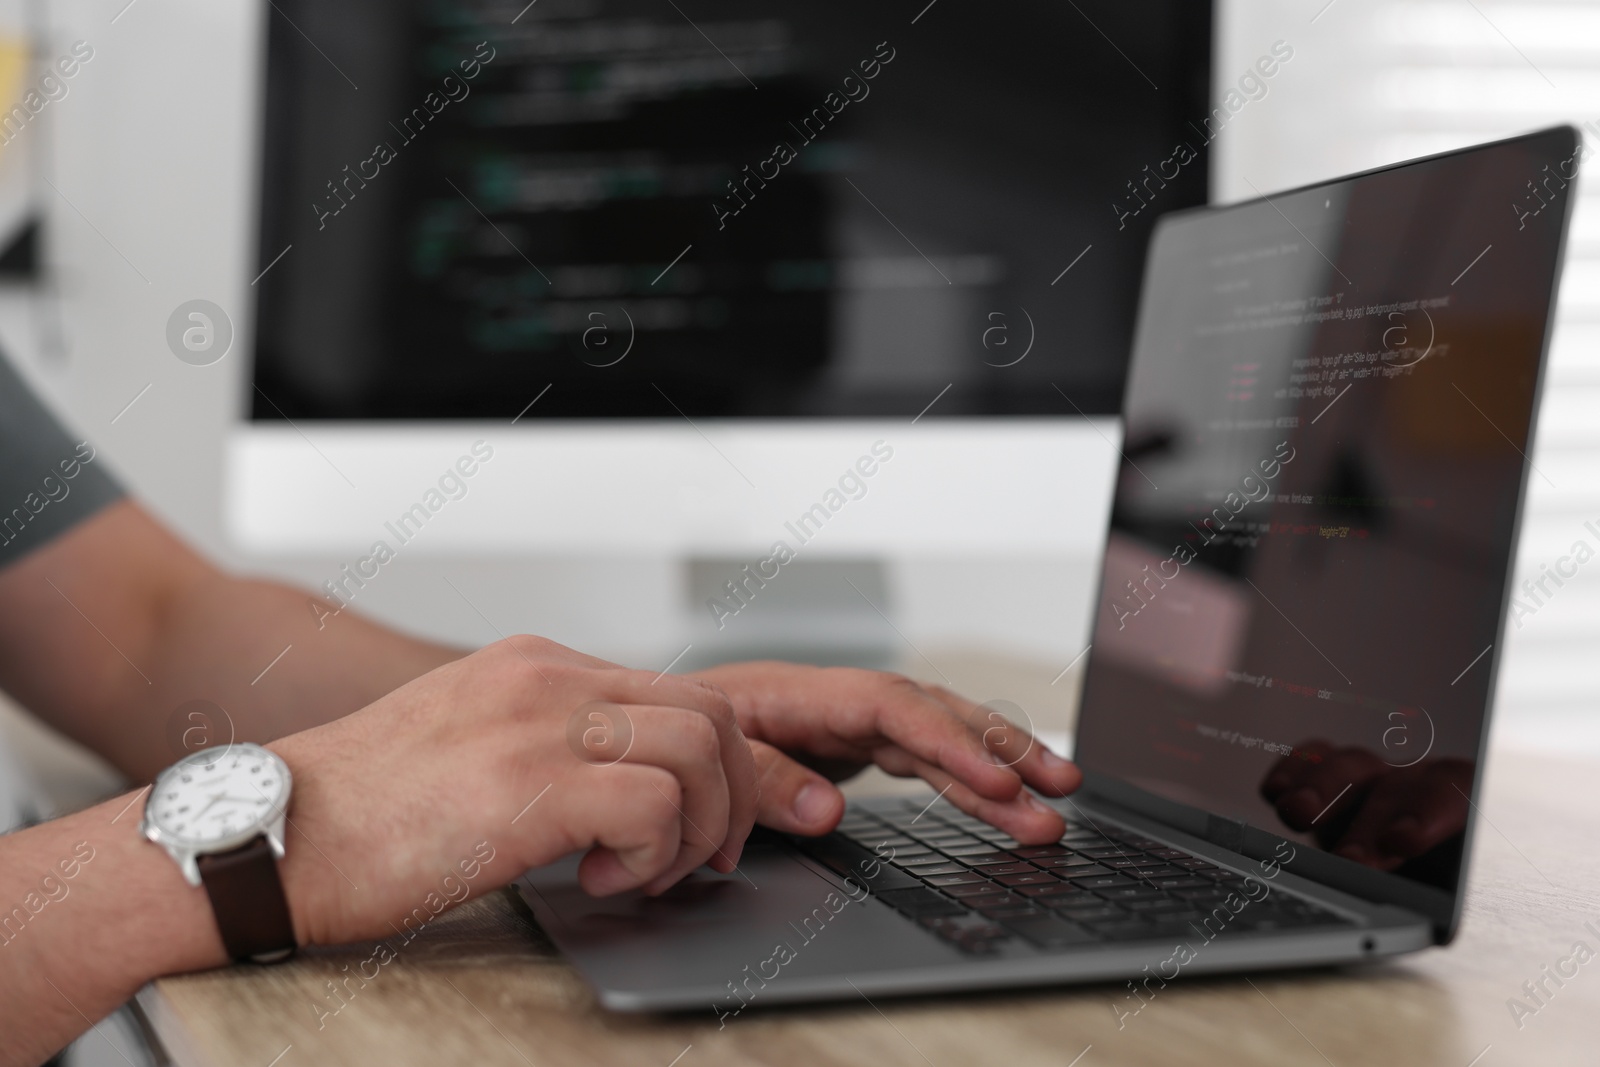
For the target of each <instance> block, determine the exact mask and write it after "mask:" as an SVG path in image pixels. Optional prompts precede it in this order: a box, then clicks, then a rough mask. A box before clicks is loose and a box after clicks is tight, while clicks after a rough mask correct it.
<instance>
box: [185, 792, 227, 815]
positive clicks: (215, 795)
mask: <svg viewBox="0 0 1600 1067" xmlns="http://www.w3.org/2000/svg"><path fill="white" fill-rule="evenodd" d="M225 796H227V794H226V793H213V794H212V795H211V799H210V800H208V801H206V806H205V807H203V808H201V809H200V810H199V811H197V812H195V813H194V816H193V817H194V818H196V819H198V818H199V817H200V816H202V815H204V814H205V813H206V812H208V811H210V810H211V809H212V808H213V807H214V806H216V803H217V801H219V800H221V799H222V798H223V797H225Z"/></svg>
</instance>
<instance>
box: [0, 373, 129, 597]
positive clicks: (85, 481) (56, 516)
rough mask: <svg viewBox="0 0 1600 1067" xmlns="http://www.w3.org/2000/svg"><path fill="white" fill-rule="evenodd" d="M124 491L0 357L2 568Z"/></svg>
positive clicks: (0, 536) (90, 446)
mask: <svg viewBox="0 0 1600 1067" xmlns="http://www.w3.org/2000/svg"><path fill="white" fill-rule="evenodd" d="M121 496H122V487H121V486H120V485H118V484H117V482H116V480H115V479H114V478H112V477H111V474H110V473H109V472H108V471H107V470H106V469H105V467H104V466H103V465H102V464H100V463H98V462H97V461H96V456H95V450H94V447H93V446H92V445H90V444H89V443H88V442H87V441H81V440H76V439H74V438H73V437H71V436H69V435H68V434H67V431H66V429H65V428H64V427H62V425H61V424H60V423H59V422H57V421H56V420H55V418H54V417H53V416H51V414H50V413H49V412H48V411H46V410H45V408H44V406H43V405H42V404H40V403H39V399H38V398H37V397H36V396H34V394H33V391H32V390H30V389H29V388H28V386H27V384H26V383H25V382H23V380H22V379H21V378H20V377H19V376H18V375H17V372H16V371H15V370H14V369H13V368H12V366H11V364H10V363H8V362H6V358H5V356H4V355H0V567H5V566H8V565H10V564H12V563H15V562H16V561H17V560H19V559H21V558H22V557H23V556H24V555H26V554H27V553H29V552H31V551H33V550H34V549H36V548H38V547H40V546H41V545H44V544H47V543H48V542H49V541H51V540H52V539H53V538H55V537H57V536H59V535H61V534H62V533H65V532H66V531H67V530H69V529H71V528H72V527H73V526H74V525H76V524H77V523H79V522H81V521H82V520H84V519H86V518H88V517H89V516H90V515H93V514H94V513H95V512H97V511H99V510H100V509H101V508H103V507H105V506H106V505H107V504H109V503H111V502H112V501H114V500H117V499H120V498H121Z"/></svg>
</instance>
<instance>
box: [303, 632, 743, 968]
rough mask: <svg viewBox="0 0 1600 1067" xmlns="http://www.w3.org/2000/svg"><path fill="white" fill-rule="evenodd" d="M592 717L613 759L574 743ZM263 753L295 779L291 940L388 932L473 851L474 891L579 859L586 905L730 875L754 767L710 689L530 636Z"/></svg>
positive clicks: (724, 703)
mask: <svg viewBox="0 0 1600 1067" xmlns="http://www.w3.org/2000/svg"><path fill="white" fill-rule="evenodd" d="M595 709H601V710H600V712H599V714H601V715H602V716H603V718H604V720H605V721H607V722H611V723H614V724H616V728H617V729H619V730H623V731H626V733H627V741H628V744H627V747H626V751H624V752H612V751H605V748H606V746H605V745H601V746H599V748H600V749H601V751H600V752H598V753H597V754H594V755H591V754H590V751H589V750H586V749H585V747H584V742H585V741H586V740H587V738H586V735H585V733H584V729H585V728H586V726H587V724H588V722H589V721H590V720H589V718H588V716H589V713H590V712H591V711H594V710H595ZM575 716H576V718H575ZM574 723H576V729H575V728H574ZM574 736H576V738H577V739H578V741H576V742H574V741H573V740H572V738H573V737H574ZM271 747H272V748H273V749H274V750H275V751H276V752H277V753H278V754H279V755H280V756H282V757H283V759H284V760H285V761H286V762H287V763H288V764H289V768H290V770H291V771H292V772H293V774H294V780H295V784H294V790H295V791H294V800H293V802H292V804H291V806H290V810H289V817H290V819H291V825H290V828H289V830H288V842H287V843H288V856H287V858H286V859H285V860H284V881H285V885H286V888H287V891H288V896H289V905H290V910H291V912H292V914H293V916H294V919H295V925H296V934H297V936H298V937H299V939H300V940H301V942H302V943H335V942H343V941H351V940H356V939H360V938H369V937H384V936H388V935H390V934H392V933H393V932H394V930H395V929H396V927H395V926H391V924H399V923H401V922H403V921H404V919H405V917H406V916H407V915H410V914H411V913H412V911H413V909H415V908H416V907H417V906H418V905H419V904H421V903H422V902H423V901H424V900H425V899H427V898H428V896H429V894H436V895H437V894H438V893H439V891H440V885H441V879H442V878H443V877H445V876H448V875H450V874H451V873H452V871H453V870H454V869H455V868H456V867H457V865H458V864H459V863H460V862H461V861H462V860H464V859H468V858H470V857H472V856H473V855H474V849H475V848H476V846H478V845H479V844H480V843H482V842H487V843H488V844H489V846H490V847H491V848H492V849H493V850H494V851H493V857H494V858H493V861H492V862H491V863H490V865H489V866H490V867H491V869H490V870H489V872H488V876H487V878H484V879H483V880H481V881H478V882H477V883H476V885H475V886H474V888H475V889H478V890H483V889H489V888H493V887H495V886H498V885H503V884H505V883H506V882H508V881H510V880H511V879H512V878H515V877H516V876H517V875H519V874H521V873H522V872H523V871H524V870H526V869H528V868H530V867H537V866H540V865H543V864H547V863H551V862H553V861H555V860H557V859H560V858H561V857H563V856H566V855H569V854H572V853H574V852H585V853H586V855H585V856H584V858H583V860H582V862H581V863H580V865H579V868H578V874H579V880H580V882H581V884H582V885H583V887H584V888H585V889H586V890H588V891H589V892H590V893H593V894H595V895H601V896H603V895H606V894H610V893H616V892H620V891H622V890H626V889H633V888H641V887H642V888H644V889H645V890H646V891H649V892H659V891H661V890H664V889H666V888H667V887H668V886H670V885H672V884H673V883H675V882H676V881H678V880H679V879H680V878H682V877H683V876H684V875H685V874H688V873H689V872H690V871H692V870H694V869H695V868H696V867H699V866H700V865H701V864H702V863H707V862H709V863H710V864H711V865H712V866H713V867H714V868H717V869H719V870H722V871H729V870H732V869H733V865H734V863H735V862H737V859H738V856H739V853H740V850H741V849H742V848H743V846H744V841H745V838H746V836H748V834H749V832H750V829H751V827H752V825H753V824H754V822H755V817H756V792H757V788H756V769H755V765H754V763H753V761H752V759H751V755H750V750H749V747H748V746H747V745H746V743H745V739H744V738H743V737H742V736H741V735H740V733H739V727H738V724H737V722H736V721H735V719H734V716H733V710H732V708H731V706H730V704H729V702H728V699H727V697H726V696H725V695H724V694H723V693H722V692H721V691H720V690H719V689H717V688H716V687H715V686H714V685H711V684H709V683H707V682H704V681H699V680H696V679H691V678H682V677H677V676H673V675H661V676H657V675H654V674H652V673H650V672H647V671H631V670H624V669H622V668H620V667H618V666H616V665H615V664H611V663H607V662H605V661H603V660H598V659H594V658H592V657H589V656H585V655H582V654H580V653H577V652H574V651H572V650H571V649H568V648H564V647H562V646H561V645H557V644H555V643H554V642H550V641H544V640H541V639H539V638H534V637H513V638H511V639H510V640H508V641H502V642H499V643H497V644H494V645H491V646H489V647H488V648H485V649H483V650H482V651H480V652H477V653H474V654H473V655H471V656H468V657H466V658H465V659H462V660H458V661H456V662H454V663H450V664H446V665H445V666H443V667H440V668H438V669H437V670H434V671H432V672H430V673H428V674H426V675H424V676H422V677H421V678H418V679H416V680H415V681H413V682H410V683H409V684H407V685H404V686H402V687H400V688H399V689H397V690H395V691H394V692H392V693H390V694H389V695H387V696H385V697H383V698H382V699H380V700H378V701H376V702H374V703H373V704H371V705H369V706H367V707H366V708H363V709H362V710H360V711H358V712H356V713H355V714H353V715H350V716H348V717H346V718H344V719H340V720H338V721H336V722H332V723H329V724H327V725H325V726H320V727H317V728H315V729H312V730H307V731H304V732H302V733H298V734H294V735H292V736H289V737H285V738H283V739H281V740H279V741H276V742H274V743H273V744H272V745H271ZM535 798H537V802H536V803H532V804H531V806H530V802H532V801H534V800H535ZM480 858H481V857H480ZM457 884H459V877H458V878H457Z"/></svg>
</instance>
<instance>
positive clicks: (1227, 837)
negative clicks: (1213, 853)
mask: <svg viewBox="0 0 1600 1067" xmlns="http://www.w3.org/2000/svg"><path fill="white" fill-rule="evenodd" d="M1205 838H1206V840H1207V841H1210V842H1211V843H1212V844H1214V845H1218V846H1220V847H1222V848H1225V849H1227V850H1228V851H1229V852H1243V851H1244V822H1243V821H1242V820H1239V819H1225V818H1223V817H1222V816H1221V815H1211V814H1208V815H1207V816H1206V833H1205Z"/></svg>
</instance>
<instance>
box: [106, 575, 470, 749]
mask: <svg viewBox="0 0 1600 1067" xmlns="http://www.w3.org/2000/svg"><path fill="white" fill-rule="evenodd" d="M313 603H315V604H317V605H319V606H320V605H322V603H323V602H322V601H321V600H320V599H318V600H313V598H312V597H311V595H310V594H309V593H307V592H306V591H305V590H302V589H296V588H293V587H290V586H286V585H281V584H278V583H273V582H261V581H250V580H242V579H234V578H229V577H227V576H225V575H222V574H220V573H215V572H214V573H213V575H212V576H211V577H208V578H206V579H204V580H202V581H199V582H196V583H193V584H192V585H190V586H188V587H187V588H186V589H185V590H184V592H183V594H182V595H181V596H179V597H178V598H176V599H175V601H174V602H173V603H172V604H171V605H170V606H169V608H168V610H167V612H166V614H165V617H164V618H163V619H162V620H161V623H160V625H159V626H158V627H157V628H156V630H155V633H156V639H155V640H154V642H153V643H152V645H151V648H150V666H149V667H148V668H146V673H148V674H149V676H150V680H151V682H152V683H153V684H151V685H148V686H145V687H144V688H145V689H146V690H147V692H146V693H145V694H142V696H143V699H142V700H139V701H138V705H139V708H140V711H139V718H140V720H141V724H142V725H141V728H139V729H137V730H131V731H125V732H124V735H125V736H124V737H123V738H122V740H121V741H120V743H119V745H118V748H119V757H118V759H117V762H118V764H119V765H120V766H122V767H123V768H124V769H125V770H127V771H129V772H130V773H131V774H132V775H133V776H134V778H135V780H144V779H146V778H149V777H151V776H153V775H154V774H155V773H156V772H157V771H159V770H160V769H161V768H162V767H164V766H166V765H167V764H169V763H171V762H172V761H173V760H174V759H176V758H177V757H178V756H180V755H182V754H183V752H182V748H183V747H185V746H184V745H183V744H182V743H181V742H182V730H183V728H186V726H187V723H186V722H185V716H184V715H181V714H180V715H178V716H177V722H176V725H174V723H173V719H174V713H175V710H176V709H178V708H180V707H181V706H183V705H184V704H185V703H186V702H188V701H192V700H195V699H196V698H200V699H204V700H208V701H211V702H213V703H215V704H217V705H219V706H220V707H221V708H223V709H224V710H225V711H226V713H227V715H226V718H225V719H224V720H223V721H222V722H221V723H207V724H206V726H205V729H206V732H207V733H208V734H209V735H210V736H208V737H207V739H206V740H207V742H208V743H217V742H219V741H221V742H226V741H227V740H229V739H230V737H229V736H228V733H229V732H231V733H232V734H233V735H234V738H236V739H237V740H241V741H256V742H265V741H270V740H273V739H276V738H279V737H283V736H286V735H288V734H291V733H298V732H299V731H301V730H306V729H310V728H311V727H313V726H320V725H321V724H323V723H325V722H329V721H331V720H333V719H336V718H339V717H341V716H344V715H348V714H349V713H351V712H353V711H355V710H357V709H359V708H362V707H365V706H366V705H367V704H370V703H372V702H373V701H374V700H377V699H378V698H379V697H381V696H383V695H384V694H385V693H388V692H389V691H391V690H393V689H395V688H397V687H399V686H401V685H404V684H405V683H406V682H409V681H410V680H411V679H413V678H416V677H418V676H419V675H422V674H425V673H427V672H428V671H430V670H432V669H434V668H435V667H438V666H440V665H441V664H444V663H448V662H450V661H451V660H454V659H458V658H460V657H461V656H462V655H464V654H465V653H464V652H463V651H461V650H457V649H452V648H447V647H445V646H443V645H438V644H434V643H432V642H427V641H420V640H417V639H415V638H411V637H408V636H405V635H403V634H400V633H398V632H396V631H394V630H391V629H388V628H387V627H384V626H381V625H379V624H377V623H375V622H372V621H370V620H368V619H364V618H362V617H361V616H359V615H356V614H355V613H354V612H352V611H345V612H342V613H341V614H339V615H337V616H332V617H330V616H329V614H328V611H330V610H331V608H332V607H335V606H336V605H328V606H327V608H325V609H324V610H323V611H321V612H313V611H312V604H313ZM319 616H320V618H319ZM124 691H125V690H124ZM230 723H231V726H232V730H231V731H229V730H228V727H229V725H230ZM219 732H222V736H220V737H218V736H216V735H217V734H218V733H219ZM195 740H198V736H197V737H196V738H195ZM102 747H104V746H102ZM175 749H177V750H175Z"/></svg>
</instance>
